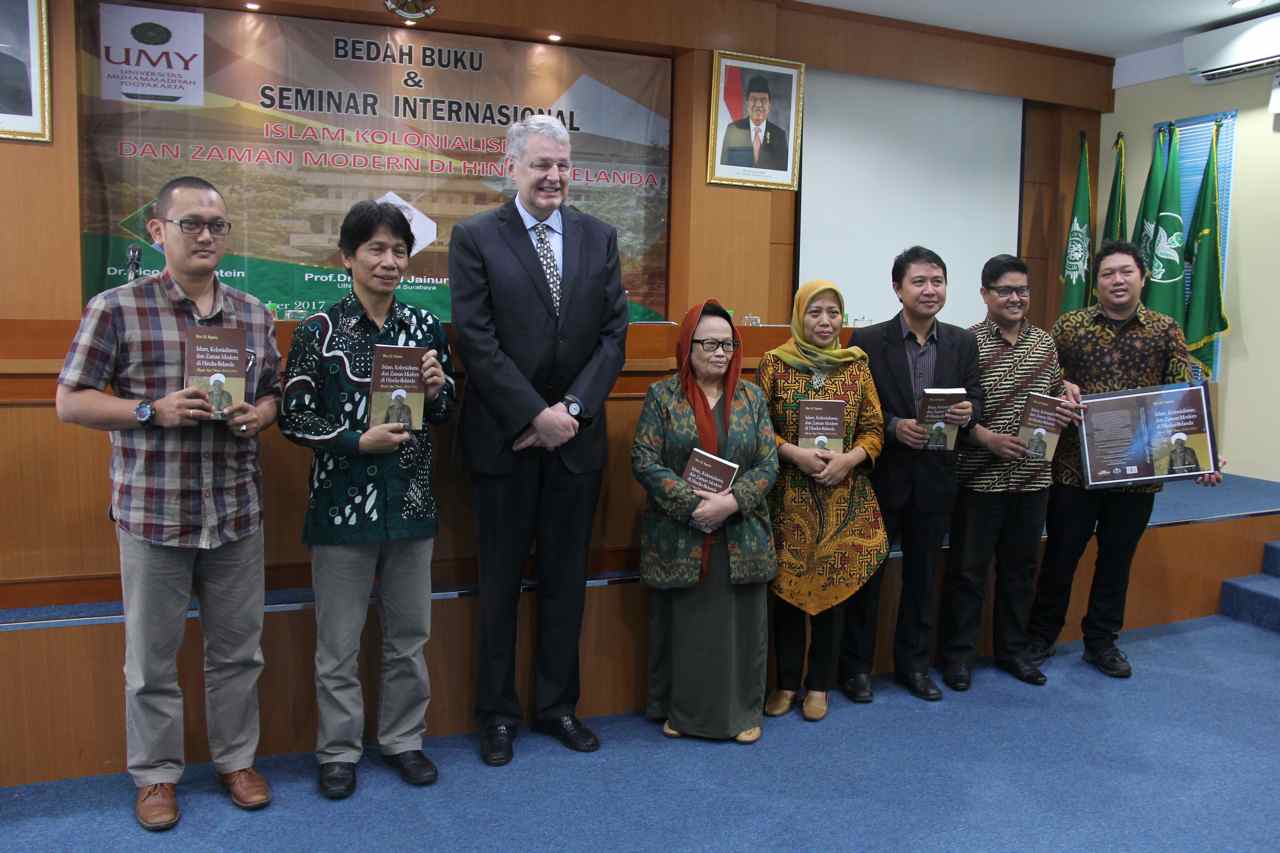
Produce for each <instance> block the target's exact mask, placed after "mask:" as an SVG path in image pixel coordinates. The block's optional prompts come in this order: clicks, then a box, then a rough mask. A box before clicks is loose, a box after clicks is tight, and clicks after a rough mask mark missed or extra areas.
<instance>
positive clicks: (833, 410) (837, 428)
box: [796, 400, 846, 453]
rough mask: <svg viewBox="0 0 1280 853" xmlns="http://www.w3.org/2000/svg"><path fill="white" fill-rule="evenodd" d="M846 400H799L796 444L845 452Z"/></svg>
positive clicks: (808, 447) (797, 403)
mask: <svg viewBox="0 0 1280 853" xmlns="http://www.w3.org/2000/svg"><path fill="white" fill-rule="evenodd" d="M845 405H846V402H845V401H844V400H799V401H797V402H796V416H797V419H798V420H799V430H798V432H797V436H796V446H797V447H802V448H804V449H806V450H808V449H814V448H816V449H818V450H830V451H831V452H832V453H843V452H844V408H845Z"/></svg>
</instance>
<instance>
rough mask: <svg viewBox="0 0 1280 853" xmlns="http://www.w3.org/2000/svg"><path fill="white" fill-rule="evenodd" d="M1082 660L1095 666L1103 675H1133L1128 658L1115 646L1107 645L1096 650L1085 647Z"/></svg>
mask: <svg viewBox="0 0 1280 853" xmlns="http://www.w3.org/2000/svg"><path fill="white" fill-rule="evenodd" d="M1084 660H1085V663H1091V664H1093V665H1094V666H1096V667H1097V668H1098V671H1099V672H1101V673H1102V674H1103V675H1109V676H1111V677H1112V678H1128V677H1129V676H1131V675H1133V667H1131V666H1129V659H1128V658H1127V657H1125V656H1124V652H1122V651H1120V650H1119V649H1117V648H1116V647H1115V646H1108V647H1107V648H1105V649H1102V650H1101V651H1097V652H1092V651H1089V650H1088V649H1085V650H1084Z"/></svg>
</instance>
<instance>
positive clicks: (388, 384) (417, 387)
mask: <svg viewBox="0 0 1280 853" xmlns="http://www.w3.org/2000/svg"><path fill="white" fill-rule="evenodd" d="M426 354H427V348H426V347H393V346H384V345H379V346H375V347H374V348H373V373H372V375H371V376H370V377H369V426H371V427H375V426H381V425H382V424H393V423H400V424H404V426H405V429H408V430H420V429H422V426H423V420H422V417H423V412H424V411H425V410H426V406H427V386H426V385H425V384H424V383H423V381H422V357H423V356H425V355H426Z"/></svg>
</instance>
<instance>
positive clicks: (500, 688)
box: [449, 115, 627, 767]
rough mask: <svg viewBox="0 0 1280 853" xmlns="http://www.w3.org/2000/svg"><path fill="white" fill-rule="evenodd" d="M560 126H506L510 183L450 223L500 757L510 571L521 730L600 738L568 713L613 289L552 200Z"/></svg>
mask: <svg viewBox="0 0 1280 853" xmlns="http://www.w3.org/2000/svg"><path fill="white" fill-rule="evenodd" d="M569 153H570V152H569V133H568V131H566V130H565V128H564V125H562V124H561V123H560V122H559V121H557V120H556V119H554V118H552V117H550V116H543V115H535V116H531V117H529V118H527V119H525V120H524V121H521V122H519V123H518V124H516V125H513V126H512V127H511V128H510V130H509V131H508V133H507V165H508V169H509V173H510V174H511V176H512V178H513V180H514V181H515V184H516V190H517V192H516V196H515V198H513V199H512V200H511V201H509V202H507V203H506V204H504V205H503V206H502V207H500V208H498V209H496V210H491V211H489V212H487V213H482V214H480V215H478V216H474V217H472V218H471V219H468V220H467V221H465V222H462V223H459V224H457V225H455V226H454V228H453V235H452V238H451V240H450V243H449V286H450V290H451V292H452V302H453V323H454V330H455V331H454V334H455V335H456V338H455V346H456V347H457V350H458V353H459V355H461V356H462V363H463V366H464V368H465V370H466V375H467V388H466V393H465V396H464V400H463V404H462V415H461V422H460V424H459V432H460V434H461V440H462V449H463V453H464V454H465V456H466V461H467V465H468V467H469V468H470V470H471V474H472V486H473V489H472V491H473V498H474V505H475V518H476V525H477V530H476V534H477V535H476V539H477V553H478V557H479V564H480V675H479V684H478V690H477V693H478V695H477V702H476V711H477V714H478V716H479V719H480V724H481V727H482V728H481V747H480V752H481V758H482V759H483V760H484V761H485V763H487V764H490V765H492V766H495V767H496V766H501V765H503V764H506V763H507V762H508V761H510V760H511V756H512V740H513V739H514V738H515V736H516V731H517V729H516V726H517V724H518V722H519V720H520V718H521V716H522V713H521V705H520V699H519V697H518V696H517V694H516V650H515V645H516V612H517V609H518V603H519V598H520V578H521V569H522V568H523V566H524V563H525V560H526V559H527V558H528V556H529V550H530V546H534V551H535V554H534V566H535V571H536V576H537V581H538V588H537V595H538V645H537V651H536V661H537V667H536V669H537V671H536V676H535V680H534V694H535V695H534V702H535V713H534V716H535V720H534V728H535V729H538V730H540V731H545V732H547V733H549V734H552V735H554V736H556V737H557V738H559V739H560V740H561V741H562V742H563V743H564V744H565V745H566V746H568V747H569V748H570V749H574V750H577V751H579V752H591V751H594V750H595V749H598V748H599V745H600V742H599V740H598V739H597V738H596V736H595V735H594V734H593V733H592V732H591V731H590V730H589V729H587V728H586V726H584V725H583V724H582V723H581V722H580V721H579V720H578V718H577V716H576V714H575V709H576V706H577V702H578V692H579V676H578V642H579V633H580V631H581V627H582V607H583V602H584V598H585V583H586V569H587V553H588V546H589V545H590V540H591V521H592V516H593V514H594V512H595V506H596V500H597V497H598V496H599V493H600V479H601V474H602V471H603V469H604V463H605V449H606V442H607V435H606V431H605V422H604V404H605V398H606V397H607V396H608V394H609V390H610V389H611V388H612V387H613V383H614V380H615V379H616V378H617V376H618V371H619V370H621V369H622V362H623V356H624V349H625V344H626V336H627V303H626V298H625V295H624V293H623V290H622V277H621V272H620V269H619V265H618V234H617V231H616V230H615V229H614V228H613V227H612V226H610V225H606V224H605V223H603V222H601V221H600V220H598V219H595V218H593V217H591V216H587V215H586V214H584V213H582V212H580V211H578V210H576V209H574V208H572V207H569V206H568V205H566V204H565V198H566V192H567V189H568V184H569Z"/></svg>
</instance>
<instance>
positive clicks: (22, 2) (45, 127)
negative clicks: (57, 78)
mask: <svg viewBox="0 0 1280 853" xmlns="http://www.w3.org/2000/svg"><path fill="white" fill-rule="evenodd" d="M51 137H52V129H51V127H50V124H49V4H48V0H5V2H3V3H0V138H4V139H27V140H31V141H35V142H48V141H49V140H50V138H51Z"/></svg>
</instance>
